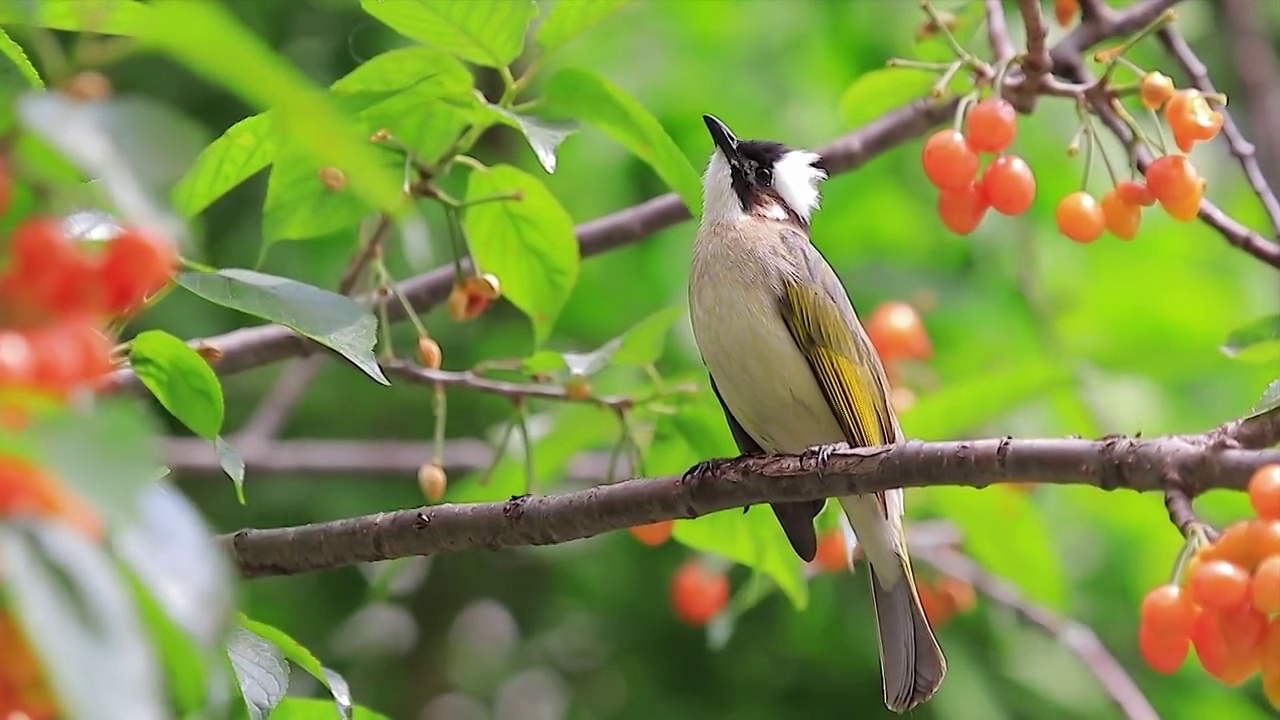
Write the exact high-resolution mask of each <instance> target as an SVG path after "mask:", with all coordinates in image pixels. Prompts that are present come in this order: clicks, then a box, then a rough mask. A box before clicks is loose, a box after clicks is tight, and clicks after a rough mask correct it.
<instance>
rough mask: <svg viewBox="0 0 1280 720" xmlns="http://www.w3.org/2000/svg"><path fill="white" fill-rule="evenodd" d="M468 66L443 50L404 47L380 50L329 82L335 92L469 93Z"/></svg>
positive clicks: (461, 95) (470, 80) (470, 83)
mask: <svg viewBox="0 0 1280 720" xmlns="http://www.w3.org/2000/svg"><path fill="white" fill-rule="evenodd" d="M472 86H473V83H472V77H471V73H470V72H469V71H468V70H467V67H466V66H465V65H463V64H462V63H460V62H458V59H457V58H455V57H454V56H452V55H450V54H449V53H447V52H444V51H443V50H437V49H435V48H429V47H416V46H415V47H403V48H396V49H394V50H388V51H387V52H384V53H379V54H377V55H374V56H373V57H371V58H369V59H368V60H366V61H364V62H363V63H360V65H359V66H357V67H356V68H355V69H354V70H352V71H351V72H349V73H347V74H346V75H343V76H342V77H341V78H339V79H337V80H336V81H334V83H333V84H332V85H330V86H329V87H330V89H331V90H333V91H334V92H335V93H357V92H391V91H407V90H413V91H415V92H423V91H431V92H433V93H434V94H436V95H438V96H441V97H458V98H467V97H472V93H471V89H472Z"/></svg>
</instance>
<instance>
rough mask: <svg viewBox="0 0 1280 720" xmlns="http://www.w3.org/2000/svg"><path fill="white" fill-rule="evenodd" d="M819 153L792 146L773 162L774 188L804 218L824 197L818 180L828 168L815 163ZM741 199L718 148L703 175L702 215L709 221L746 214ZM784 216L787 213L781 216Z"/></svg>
mask: <svg viewBox="0 0 1280 720" xmlns="http://www.w3.org/2000/svg"><path fill="white" fill-rule="evenodd" d="M819 157H820V156H819V155H818V154H817V153H813V152H809V151H808V150H791V151H789V152H787V154H785V155H783V156H782V158H781V159H779V160H778V162H777V163H775V164H774V166H773V188H774V190H777V192H778V195H780V196H781V197H782V200H783V201H784V202H786V204H787V205H788V206H789V207H790V208H791V209H792V210H793V211H795V213H796V215H799V216H800V217H801V218H802V219H803V220H804V221H805V222H808V221H809V218H810V217H811V216H812V215H813V211H814V210H816V209H817V208H818V203H819V201H820V200H821V193H820V192H819V191H818V183H819V182H821V181H822V180H825V179H826V177H827V173H826V171H824V170H822V169H820V168H816V167H814V166H813V163H814V161H816V160H818V158H819ZM746 216H747V215H746V213H745V212H743V210H742V203H741V202H740V201H739V200H738V194H737V193H736V192H734V190H733V178H732V176H731V174H730V171H729V163H728V161H727V160H725V158H724V154H723V153H721V152H720V151H719V150H716V151H715V152H713V153H712V154H711V160H710V161H709V162H708V163H707V171H706V173H705V174H704V175H703V177H702V217H703V220H704V221H706V222H729V221H734V220H739V219H742V218H745V217H746ZM782 217H785V216H782Z"/></svg>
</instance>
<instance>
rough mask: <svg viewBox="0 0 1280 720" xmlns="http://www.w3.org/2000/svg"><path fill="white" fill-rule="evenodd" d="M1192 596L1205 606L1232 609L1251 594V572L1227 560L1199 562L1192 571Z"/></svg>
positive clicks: (1190, 581)
mask: <svg viewBox="0 0 1280 720" xmlns="http://www.w3.org/2000/svg"><path fill="white" fill-rule="evenodd" d="M1190 575H1191V577H1190V580H1189V583H1188V588H1189V589H1190V591H1191V598H1192V599H1193V600H1195V601H1196V603H1198V604H1199V605H1201V606H1202V607H1205V608H1213V609H1216V610H1232V609H1235V608H1237V607H1239V606H1240V605H1241V604H1242V603H1244V602H1245V600H1246V599H1247V598H1248V595H1249V573H1247V572H1245V571H1244V570H1243V569H1242V568H1241V567H1240V566H1239V565H1236V564H1234V563H1230V562H1227V561H1226V560H1208V561H1206V562H1202V563H1199V564H1198V565H1196V567H1195V568H1194V569H1193V570H1192V571H1191V573H1190Z"/></svg>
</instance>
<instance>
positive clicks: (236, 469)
mask: <svg viewBox="0 0 1280 720" xmlns="http://www.w3.org/2000/svg"><path fill="white" fill-rule="evenodd" d="M213 450H214V453H216V454H217V456H218V466H219V467H221V468H222V472H224V473H226V474H227V477H229V478H231V484H232V485H233V486H235V489H236V499H237V500H239V501H240V504H241V505H244V504H245V500H244V458H242V457H240V453H238V452H236V449H235V448H233V447H231V445H230V444H229V443H228V442H227V441H226V439H225V438H223V437H222V436H221V435H219V436H218V437H217V438H215V439H214V441H213Z"/></svg>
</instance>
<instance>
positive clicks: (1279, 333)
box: [1222, 315, 1280, 363]
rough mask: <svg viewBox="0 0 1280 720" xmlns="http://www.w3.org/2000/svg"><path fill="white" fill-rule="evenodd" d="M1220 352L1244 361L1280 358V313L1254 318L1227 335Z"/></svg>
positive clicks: (1264, 360) (1271, 360)
mask: <svg viewBox="0 0 1280 720" xmlns="http://www.w3.org/2000/svg"><path fill="white" fill-rule="evenodd" d="M1222 352H1223V354H1225V355H1226V356H1227V357H1229V358H1234V359H1236V360H1243V361H1245V362H1259V363H1261V362H1275V361H1276V360H1280V315H1272V316H1270V317H1265V318H1261V319H1259V320H1255V321H1253V322H1251V323H1249V324H1248V325H1245V326H1244V327H1242V328H1238V329H1236V330H1235V331H1234V332H1232V333H1231V334H1230V335H1228V336H1227V341H1226V342H1225V343H1223V345H1222Z"/></svg>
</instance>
